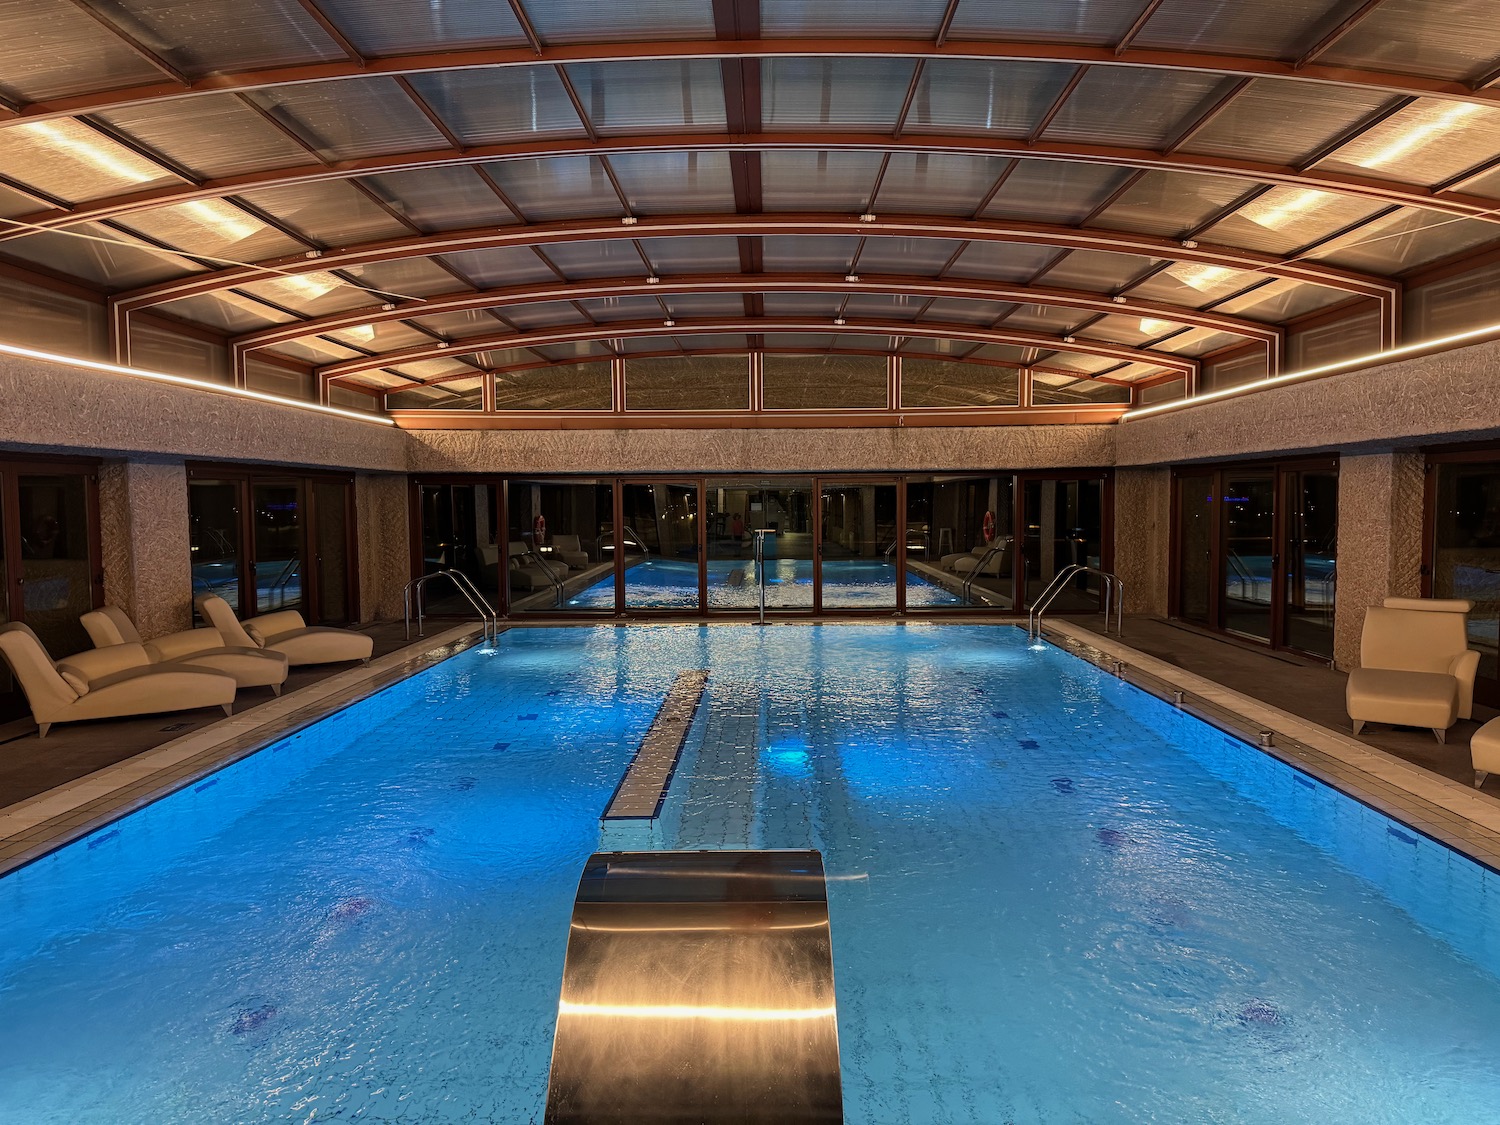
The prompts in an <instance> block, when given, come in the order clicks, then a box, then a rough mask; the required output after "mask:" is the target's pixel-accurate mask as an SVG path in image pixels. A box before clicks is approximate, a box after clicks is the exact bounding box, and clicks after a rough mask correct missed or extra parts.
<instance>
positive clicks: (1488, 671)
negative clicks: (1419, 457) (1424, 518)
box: [1432, 462, 1500, 688]
mask: <svg viewBox="0 0 1500 1125" xmlns="http://www.w3.org/2000/svg"><path fill="white" fill-rule="evenodd" d="M1435 472H1436V473H1437V496H1436V509H1437V510H1436V512H1435V520H1434V532H1435V534H1434V542H1433V555H1432V596H1433V597H1435V598H1467V599H1468V600H1469V601H1472V602H1473V603H1474V608H1473V609H1472V610H1470V611H1469V647H1470V648H1472V649H1474V650H1476V651H1477V652H1478V653H1479V675H1480V677H1481V678H1483V679H1485V680H1489V681H1494V680H1495V679H1496V678H1497V677H1500V666H1497V665H1500V661H1497V659H1496V648H1497V644H1496V639H1497V632H1500V463H1495V462H1489V463H1483V462H1481V463H1471V464H1455V463H1448V462H1439V463H1438V464H1437V466H1436V469H1435ZM1490 686H1491V688H1493V683H1491V685H1490Z"/></svg>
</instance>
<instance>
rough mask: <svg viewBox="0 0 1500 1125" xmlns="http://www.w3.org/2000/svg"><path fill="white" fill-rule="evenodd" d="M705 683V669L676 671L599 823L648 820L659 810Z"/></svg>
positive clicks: (706, 678) (701, 696)
mask: <svg viewBox="0 0 1500 1125" xmlns="http://www.w3.org/2000/svg"><path fill="white" fill-rule="evenodd" d="M707 684H708V669H707V668H695V669H692V670H690V671H684V672H678V673H677V678H676V679H675V680H674V681H673V682H672V688H671V690H670V691H668V692H667V698H666V699H665V700H663V701H662V705H661V710H660V711H658V712H657V713H656V719H655V721H653V722H652V724H651V729H650V730H648V731H647V732H646V737H645V738H643V739H641V745H640V748H639V749H637V750H636V752H635V757H634V758H632V759H631V760H630V766H629V768H627V769H626V770H625V776H624V777H622V778H621V779H620V784H619V786H618V787H616V789H615V792H614V796H613V797H611V798H610V801H609V807H608V808H606V809H605V810H604V816H603V817H601V819H602V820H649V819H652V818H654V817H655V816H656V815H657V813H659V812H660V811H661V803H662V801H663V800H665V799H666V796H667V786H668V785H670V784H671V782H672V771H674V770H675V769H676V768H677V759H678V758H679V757H680V756H681V755H682V744H683V743H684V742H685V741H687V734H688V730H689V728H691V727H692V725H693V716H694V715H696V714H697V713H698V704H699V703H700V702H701V701H702V699H703V690H704V688H705V687H706V686H707Z"/></svg>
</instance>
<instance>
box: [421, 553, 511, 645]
mask: <svg viewBox="0 0 1500 1125" xmlns="http://www.w3.org/2000/svg"><path fill="white" fill-rule="evenodd" d="M434 578H446V579H448V580H449V581H450V582H452V583H453V585H454V587H455V588H456V589H457V590H458V592H459V593H460V594H462V595H463V596H464V599H465V600H466V601H467V602H468V603H469V604H470V605H471V606H473V607H474V612H476V613H477V614H479V618H480V620H481V621H483V622H484V639H485V640H486V641H492V640H494V639H495V638H496V637H498V636H499V635H500V615H499V614H497V613H496V612H495V607H494V606H492V605H490V603H489V602H488V601H487V600H486V599H485V596H484V595H483V594H481V593H480V592H479V588H478V587H477V586H475V585H474V583H473V581H472V580H471V579H470V578H469V576H468V575H467V574H465V573H463V571H461V570H434V571H432V572H431V573H430V574H424V575H421V576H420V577H418V578H413V579H412V580H411V581H410V582H408V583H407V584H406V588H405V589H404V590H402V591H401V600H402V605H403V608H404V609H405V613H406V639H407V640H411V610H412V601H413V595H415V600H416V606H417V636H419V637H425V636H426V635H427V634H426V633H425V632H424V631H423V628H422V587H423V586H425V585H426V584H427V583H428V582H429V581H430V580H432V579H434Z"/></svg>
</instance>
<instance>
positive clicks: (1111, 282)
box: [1042, 250, 1157, 292]
mask: <svg viewBox="0 0 1500 1125" xmlns="http://www.w3.org/2000/svg"><path fill="white" fill-rule="evenodd" d="M1156 264H1157V259H1156V258H1146V257H1143V256H1141V255H1139V254H1112V253H1107V252H1105V251H1102V250H1075V251H1073V253H1071V254H1069V255H1068V256H1067V257H1066V258H1063V259H1062V260H1061V261H1059V262H1058V263H1057V265H1055V266H1053V267H1052V268H1051V269H1049V270H1048V271H1047V274H1046V276H1045V277H1044V278H1043V279H1042V284H1044V285H1061V286H1066V287H1069V288H1072V289H1087V290H1090V291H1092V292H1110V291H1113V290H1115V289H1120V288H1123V287H1124V286H1125V285H1126V284H1128V283H1129V282H1130V280H1131V279H1132V278H1134V277H1137V276H1139V275H1140V274H1142V273H1145V272H1146V271H1147V270H1149V269H1150V268H1151V267H1152V266H1154V265H1156Z"/></svg>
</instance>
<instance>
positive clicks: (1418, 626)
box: [1359, 606, 1469, 672]
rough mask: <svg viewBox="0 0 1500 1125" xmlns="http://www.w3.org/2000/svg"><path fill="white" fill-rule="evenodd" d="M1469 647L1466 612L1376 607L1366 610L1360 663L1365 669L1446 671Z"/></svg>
mask: <svg viewBox="0 0 1500 1125" xmlns="http://www.w3.org/2000/svg"><path fill="white" fill-rule="evenodd" d="M1468 647H1469V638H1468V634H1467V631H1466V629H1465V627H1464V614H1463V613H1462V612H1452V611H1446V612H1445V611H1441V610H1439V611H1432V610H1426V609H1405V608H1396V607H1392V606H1372V607H1370V608H1369V609H1367V610H1365V627H1364V632H1363V633H1362V634H1361V637H1360V644H1359V662H1360V664H1361V665H1362V666H1363V667H1365V668H1388V669H1393V670H1397V671H1402V672H1446V671H1448V670H1449V668H1450V666H1451V665H1452V664H1453V658H1454V657H1456V656H1458V655H1459V654H1460V653H1462V652H1463V651H1464V650H1465V649H1467V648H1468Z"/></svg>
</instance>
